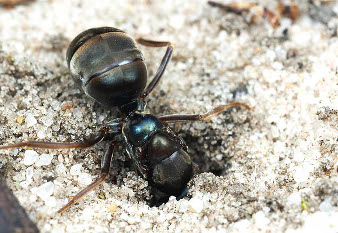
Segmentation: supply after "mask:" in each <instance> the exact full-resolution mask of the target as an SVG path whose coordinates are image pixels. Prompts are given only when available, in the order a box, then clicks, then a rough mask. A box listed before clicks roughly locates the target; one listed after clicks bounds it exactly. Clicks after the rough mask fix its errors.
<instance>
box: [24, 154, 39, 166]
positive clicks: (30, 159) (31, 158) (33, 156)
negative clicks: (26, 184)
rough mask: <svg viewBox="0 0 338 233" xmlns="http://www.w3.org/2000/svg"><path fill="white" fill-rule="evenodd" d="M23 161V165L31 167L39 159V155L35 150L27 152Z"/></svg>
mask: <svg viewBox="0 0 338 233" xmlns="http://www.w3.org/2000/svg"><path fill="white" fill-rule="evenodd" d="M24 156H25V157H24V159H23V164H25V165H26V166H30V165H32V164H33V163H35V161H36V160H37V159H38V157H39V155H38V153H36V152H35V151H34V150H26V151H25V155H24Z"/></svg>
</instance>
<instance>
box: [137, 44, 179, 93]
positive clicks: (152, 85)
mask: <svg viewBox="0 0 338 233" xmlns="http://www.w3.org/2000/svg"><path fill="white" fill-rule="evenodd" d="M137 42H138V43H140V44H141V45H144V46H149V47H165V46H167V51H166V53H165V55H164V57H163V58H162V61H161V65H160V67H159V68H158V70H157V72H156V74H155V76H154V78H153V80H151V82H150V83H149V85H148V87H147V88H146V90H145V91H144V92H143V94H142V96H141V98H142V99H145V98H146V97H147V96H148V95H149V93H150V92H152V90H153V89H154V88H155V87H156V85H157V84H158V82H159V81H160V79H161V77H162V75H163V73H164V71H165V68H166V67H167V65H168V62H169V60H170V57H171V54H172V52H173V50H174V46H173V45H172V44H171V43H170V42H169V41H153V40H146V39H142V38H140V39H137Z"/></svg>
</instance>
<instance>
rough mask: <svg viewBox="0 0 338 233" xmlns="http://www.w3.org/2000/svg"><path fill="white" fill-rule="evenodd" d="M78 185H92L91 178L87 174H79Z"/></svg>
mask: <svg viewBox="0 0 338 233" xmlns="http://www.w3.org/2000/svg"><path fill="white" fill-rule="evenodd" d="M78 181H79V183H80V185H83V186H88V185H90V184H91V183H92V181H93V179H92V176H91V175H90V174H88V173H84V172H81V173H80V175H79V179H78Z"/></svg>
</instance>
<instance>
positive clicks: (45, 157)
mask: <svg viewBox="0 0 338 233" xmlns="http://www.w3.org/2000/svg"><path fill="white" fill-rule="evenodd" d="M52 159H53V155H49V154H42V155H40V156H39V157H38V159H37V161H36V162H35V165H36V166H38V167H40V166H47V165H49V164H50V163H51V162H52Z"/></svg>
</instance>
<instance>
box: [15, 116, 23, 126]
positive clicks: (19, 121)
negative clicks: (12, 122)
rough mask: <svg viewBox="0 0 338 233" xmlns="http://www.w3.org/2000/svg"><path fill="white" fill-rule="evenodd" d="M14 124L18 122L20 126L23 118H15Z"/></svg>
mask: <svg viewBox="0 0 338 233" xmlns="http://www.w3.org/2000/svg"><path fill="white" fill-rule="evenodd" d="M16 122H18V123H19V124H20V125H21V124H22V122H23V117H22V116H18V118H16Z"/></svg>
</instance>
